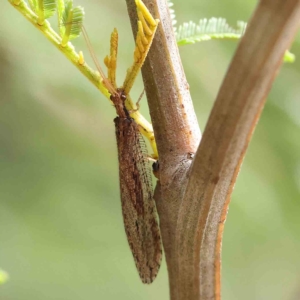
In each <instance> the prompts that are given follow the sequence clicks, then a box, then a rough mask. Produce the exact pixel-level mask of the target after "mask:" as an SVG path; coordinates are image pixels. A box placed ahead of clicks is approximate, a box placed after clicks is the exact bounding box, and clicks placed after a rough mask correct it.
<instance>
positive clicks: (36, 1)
mask: <svg viewBox="0 0 300 300" xmlns="http://www.w3.org/2000/svg"><path fill="white" fill-rule="evenodd" d="M28 3H29V6H30V8H31V9H32V10H33V11H34V12H35V13H36V14H37V15H38V16H39V17H40V19H41V20H45V19H48V18H50V17H52V16H53V15H54V14H55V12H56V1H55V0H28Z"/></svg>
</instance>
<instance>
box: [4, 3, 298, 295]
mask: <svg viewBox="0 0 300 300" xmlns="http://www.w3.org/2000/svg"><path fill="white" fill-rule="evenodd" d="M76 4H80V5H82V6H84V8H85V11H86V21H85V24H86V28H87V30H88V32H89V36H90V39H91V41H92V44H93V46H94V48H95V51H96V53H97V54H98V56H99V58H103V57H104V56H105V55H106V54H107V53H108V51H109V36H110V32H111V31H112V29H113V28H114V27H117V28H118V30H119V36H120V44H119V68H118V71H119V73H118V78H119V80H118V82H119V83H121V81H122V79H123V77H124V74H125V71H126V68H127V67H128V66H129V65H130V64H131V62H132V52H133V48H134V43H133V37H132V32H131V27H130V24H129V19H128V16H127V13H126V6H125V1H120V0H113V1H108V0H106V1H105V0H97V1H96V0H89V1H81V2H80V1H77V2H76ZM174 4H175V6H174V8H175V9H176V14H177V19H178V23H179V24H180V23H181V22H183V21H188V20H194V21H198V19H199V18H203V17H213V16H215V17H226V18H227V19H228V20H229V22H230V24H231V25H234V24H235V23H236V21H237V20H245V21H247V20H248V19H249V17H250V15H251V13H252V11H253V9H254V7H255V4H256V1H254V0H244V1H234V0H223V1H199V0H187V1H180V0H174ZM53 22H55V19H53ZM74 44H75V45H76V48H77V49H84V51H85V53H86V57H88V54H87V51H86V46H85V44H84V41H83V39H82V38H80V39H77V40H75V42H74ZM236 46H237V43H236V42H232V41H210V42H204V43H201V44H197V45H194V46H192V45H189V46H182V48H180V52H181V54H182V61H183V65H184V69H185V71H186V75H187V78H188V81H189V84H190V90H191V94H192V97H193V100H194V105H195V109H196V113H197V117H198V120H199V123H200V126H201V129H202V130H203V128H204V126H205V123H206V121H207V118H208V116H209V111H210V109H211V107H212V105H213V101H214V99H215V97H216V94H217V92H218V89H219V86H220V84H221V81H222V79H223V77H224V74H225V72H226V69H227V67H228V64H229V62H230V59H231V57H232V55H233V53H234V50H235V48H236ZM292 52H293V53H295V54H296V55H297V56H298V59H297V60H296V62H295V63H294V64H285V65H284V66H283V67H282V69H281V71H280V73H279V75H278V77H277V79H276V81H275V83H274V85H273V88H272V91H271V93H270V95H269V97H268V101H267V104H266V107H265V109H264V111H263V114H262V118H261V120H260V122H259V124H258V127H257V130H256V131H255V134H254V137H253V139H252V142H251V145H250V148H249V150H248V152H247V155H246V159H245V161H244V164H243V166H242V170H241V172H240V175H239V177H238V181H237V184H236V187H235V190H234V193H233V197H232V201H231V204H230V210H229V215H228V220H227V223H226V226H225V236H224V241H223V268H222V276H223V280H222V293H223V299H228V300H229V299H230V300H234V299H239V300H240V299H245V300H246V299H249V300H250V299H274V300H275V299H288V300H293V299H300V256H299V253H300V239H299V235H300V201H299V195H300V139H299V127H300V101H299V98H300V84H299V82H300V36H299V34H298V36H297V38H296V41H295V43H294V44H293V47H292ZM141 82H142V81H141V79H139V84H137V85H136V86H135V88H134V91H133V94H132V96H133V99H137V97H138V96H139V94H140V92H141V91H142V84H141ZM0 95H1V96H0V268H2V269H4V270H5V271H7V272H8V273H9V275H10V281H9V282H7V283H6V284H5V285H3V286H1V287H0V299H1V300H29V299H30V300H36V299H43V300H58V299H64V300H66V299H72V300H79V299H80V300H82V299H88V300H94V299H112V300H113V299H123V300H125V299H130V300H134V299H143V300H149V299H168V293H169V292H168V280H167V272H166V267H165V262H163V267H162V269H161V271H160V273H159V275H158V278H157V279H156V280H155V282H154V283H153V284H152V285H150V286H145V285H143V284H142V283H141V282H140V280H139V277H138V274H137V271H136V270H135V266H134V263H133V259H132V256H131V253H130V250H129V247H128V246H127V241H126V238H125V234H124V229H123V224H122V218H121V205H120V200H119V184H118V167H117V152H116V142H115V136H114V124H113V121H112V120H113V118H114V116H115V111H114V109H113V107H112V106H111V104H110V103H109V102H108V101H107V99H105V98H104V97H103V96H102V95H101V94H99V92H98V91H97V90H96V89H95V88H94V87H93V86H92V85H91V84H90V83H89V82H88V81H87V80H86V79H85V78H84V77H83V76H82V75H81V74H80V73H79V72H78V71H77V70H76V69H75V68H74V66H72V65H71V64H70V63H69V61H67V60H66V59H65V57H63V55H62V54H61V53H60V52H59V51H57V49H55V48H54V47H53V46H52V45H51V44H50V43H49V42H48V41H47V40H46V39H45V37H43V36H42V35H41V33H40V32H38V30H36V29H35V28H34V27H33V26H32V25H31V24H30V23H29V22H28V21H26V20H25V18H24V17H23V16H22V15H21V14H19V13H18V12H17V11H16V10H15V9H14V8H13V7H12V6H11V5H10V4H9V3H8V1H2V7H1V11H0ZM142 111H143V113H144V114H145V115H146V116H147V115H148V113H147V105H146V101H145V100H143V101H142Z"/></svg>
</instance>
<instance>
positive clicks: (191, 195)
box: [127, 0, 300, 300]
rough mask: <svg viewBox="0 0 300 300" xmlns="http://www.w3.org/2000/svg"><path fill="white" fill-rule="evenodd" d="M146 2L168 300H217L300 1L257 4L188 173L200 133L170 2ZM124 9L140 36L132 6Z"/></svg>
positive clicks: (146, 71)
mask: <svg viewBox="0 0 300 300" xmlns="http://www.w3.org/2000/svg"><path fill="white" fill-rule="evenodd" d="M144 2H145V4H146V6H148V8H150V10H151V12H152V13H153V14H154V16H155V17H156V18H159V19H160V20H161V25H160V26H159V28H158V30H157V35H156V38H155V40H154V42H153V47H152V49H151V50H150V52H149V56H148V59H147V61H146V64H145V66H144V72H143V77H144V82H145V86H146V92H147V96H148V101H149V107H150V112H151V117H152V121H153V127H154V132H155V136H156V140H157V146H158V152H159V157H160V160H161V162H162V163H161V164H160V181H159V183H158V186H157V189H156V201H157V206H158V211H159V216H160V222H161V232H162V238H163V244H164V250H165V255H166V260H167V264H168V271H169V280H170V293H171V299H173V300H174V299H176V300H199V299H201V300H204V299H205V300H206V299H220V256H221V252H220V251H221V242H222V234H223V226H224V222H225V219H226V214H227V209H228V204H229V200H230V196H231V192H232V189H233V185H234V183H235V180H236V176H237V173H238V171H239V168H240V165H241V162H242V160H243V158H244V155H245V152H246V150H247V147H248V144H249V141H250V138H251V135H252V133H253V130H254V128H255V125H256V123H257V121H258V118H259V116H260V113H261V111H262V108H263V105H264V103H265V100H266V96H267V94H268V92H269V90H270V87H271V84H272V82H273V79H274V77H275V75H276V73H277V71H278V69H279V67H280V65H281V63H282V57H283V54H284V52H285V50H286V49H287V48H288V47H289V46H290V43H291V41H292V39H293V37H294V35H295V33H296V31H297V29H298V27H299V22H300V1H299V0H285V1H282V0H261V1H260V2H259V4H258V6H257V8H256V10H255V12H254V14H253V16H252V18H251V21H250V23H249V26H248V29H247V32H246V34H245V36H244V37H243V39H242V41H241V43H240V45H239V47H238V49H237V52H236V54H235V56H234V58H233V61H232V63H231V65H230V68H229V70H228V72H227V75H226V77H225V79H224V81H223V84H222V86H221V88H220V91H219V94H218V96H217V99H216V102H215V105H214V107H213V110H212V112H211V115H210V118H209V121H208V123H207V126H206V129H205V132H204V135H203V139H202V141H201V144H200V146H199V148H198V150H197V153H196V155H195V159H194V161H193V164H192V166H191V168H190V170H189V162H188V159H187V157H186V156H185V154H186V153H187V152H189V151H191V152H193V151H194V150H195V148H196V146H197V143H198V141H199V129H198V126H197V124H196V122H195V115H194V112H193V110H192V105H191V103H190V99H189V93H188V88H187V87H188V85H187V84H186V81H185V77H184V74H183V72H182V69H181V64H180V59H179V56H178V52H177V50H176V46H175V44H176V42H175V39H174V36H172V34H171V20H170V18H169V14H168V11H167V6H166V3H165V1H163V0H158V1H156V2H155V1H153V0H147V1H144ZM127 4H128V10H129V15H130V18H131V22H132V25H133V28H134V30H136V28H135V26H134V24H135V20H136V16H135V15H134V13H133V9H132V7H133V5H134V4H133V0H127ZM184 87H186V88H184ZM186 110H188V111H189V112H190V114H186V112H187V111H186ZM188 171H189V172H188Z"/></svg>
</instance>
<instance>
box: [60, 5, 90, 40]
mask: <svg viewBox="0 0 300 300" xmlns="http://www.w3.org/2000/svg"><path fill="white" fill-rule="evenodd" d="M83 19H84V9H83V7H81V6H77V7H75V8H73V1H72V0H68V1H66V2H65V10H64V12H63V14H62V20H61V23H62V26H60V33H61V35H62V36H63V42H62V44H66V43H67V42H68V41H70V40H73V39H75V38H77V37H78V36H79V35H80V33H81V28H82V23H83Z"/></svg>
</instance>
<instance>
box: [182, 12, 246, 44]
mask: <svg viewBox="0 0 300 300" xmlns="http://www.w3.org/2000/svg"><path fill="white" fill-rule="evenodd" d="M246 26H247V24H246V23H245V22H242V21H238V22H237V28H236V29H235V28H233V27H231V26H229V25H228V23H227V21H226V19H223V18H211V19H201V20H200V21H199V23H198V24H196V23H194V22H192V21H190V22H188V23H183V24H182V25H180V26H179V28H178V31H177V34H176V39H177V43H178V45H185V44H194V43H196V42H201V41H207V40H211V39H239V38H240V37H241V36H242V35H243V34H244V32H245V30H246Z"/></svg>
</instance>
